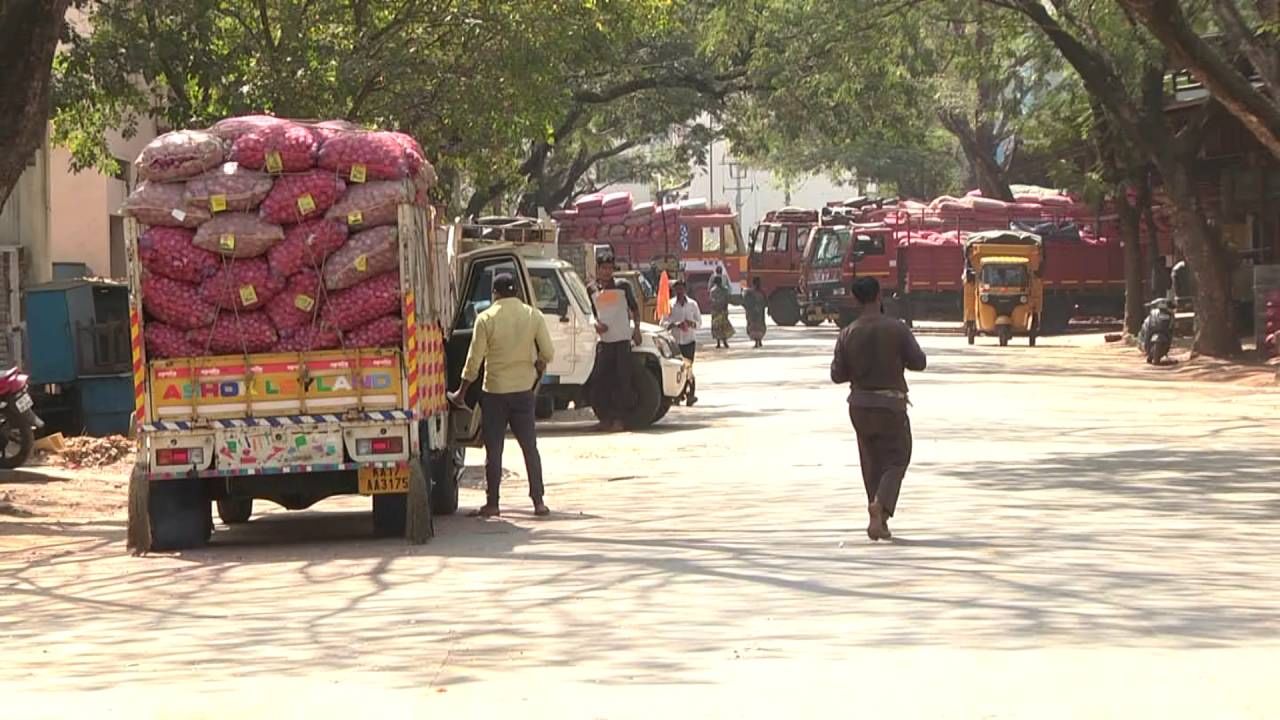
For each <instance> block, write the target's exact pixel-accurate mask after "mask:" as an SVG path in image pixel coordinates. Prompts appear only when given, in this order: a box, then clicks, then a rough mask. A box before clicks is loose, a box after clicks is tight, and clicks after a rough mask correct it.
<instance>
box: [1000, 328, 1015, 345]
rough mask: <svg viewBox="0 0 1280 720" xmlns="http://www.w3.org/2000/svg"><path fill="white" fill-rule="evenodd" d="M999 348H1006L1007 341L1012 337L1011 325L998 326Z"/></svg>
mask: <svg viewBox="0 0 1280 720" xmlns="http://www.w3.org/2000/svg"><path fill="white" fill-rule="evenodd" d="M999 332H1000V347H1008V346H1009V340H1010V339H1011V338H1012V337H1013V327H1012V326H1011V325H1001V326H1000V330H999Z"/></svg>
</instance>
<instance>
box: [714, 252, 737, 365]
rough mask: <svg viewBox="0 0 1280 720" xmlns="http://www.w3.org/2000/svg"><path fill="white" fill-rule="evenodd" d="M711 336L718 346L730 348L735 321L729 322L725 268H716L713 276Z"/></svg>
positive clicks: (727, 284)
mask: <svg viewBox="0 0 1280 720" xmlns="http://www.w3.org/2000/svg"><path fill="white" fill-rule="evenodd" d="M710 293H711V337H713V338H715V340H716V347H717V348H728V347H729V338H731V337H733V333H734V330H733V323H731V322H729V280H728V279H727V278H725V276H724V268H720V267H718V268H716V274H715V275H713V276H712V278H711V287H710Z"/></svg>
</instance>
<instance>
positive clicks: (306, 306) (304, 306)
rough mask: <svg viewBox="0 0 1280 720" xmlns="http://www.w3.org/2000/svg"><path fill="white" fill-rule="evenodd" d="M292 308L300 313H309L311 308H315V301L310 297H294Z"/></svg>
mask: <svg viewBox="0 0 1280 720" xmlns="http://www.w3.org/2000/svg"><path fill="white" fill-rule="evenodd" d="M293 306H294V307H296V308H298V309H299V310H301V311H302V312H311V308H313V307H315V306H316V301H315V299H314V298H312V297H311V296H310V295H294V296H293Z"/></svg>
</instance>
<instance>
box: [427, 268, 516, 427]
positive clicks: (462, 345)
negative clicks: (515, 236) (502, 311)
mask: <svg viewBox="0 0 1280 720" xmlns="http://www.w3.org/2000/svg"><path fill="white" fill-rule="evenodd" d="M502 273H510V274H511V275H514V276H515V278H516V280H517V285H518V287H517V290H518V291H519V293H520V299H522V300H525V301H526V302H527V301H528V298H529V297H531V292H530V287H531V283H530V281H529V273H528V270H527V269H526V267H525V264H524V261H523V260H522V259H521V258H520V256H519V255H517V254H516V253H515V252H514V251H513V250H512V249H511V247H510V246H507V247H495V248H488V249H483V250H476V251H475V252H470V253H466V254H464V255H461V256H459V257H458V277H459V278H460V279H461V281H460V283H459V286H458V289H459V302H458V311H457V313H456V314H455V315H454V322H453V334H452V335H450V336H449V343H448V345H447V347H446V355H447V359H448V364H449V392H453V391H454V390H457V389H458V388H459V387H460V386H461V385H462V369H463V367H464V366H465V365H466V363H467V350H468V349H469V348H470V346H471V336H472V333H473V332H474V331H475V326H476V318H477V317H478V316H479V315H480V313H482V312H484V311H485V310H486V309H488V308H489V306H490V305H492V304H493V278H494V277H495V276H496V275H500V274H502ZM483 382H484V370H483V369H482V370H481V374H480V378H479V379H477V380H476V382H475V384H473V385H472V386H471V389H470V391H468V393H467V398H466V400H467V408H468V409H467V410H458V409H456V408H454V409H453V411H452V412H451V413H450V418H451V428H450V430H451V432H452V436H453V438H452V443H451V444H454V443H465V444H469V445H472V446H478V445H479V443H480V388H481V385H482V384H483Z"/></svg>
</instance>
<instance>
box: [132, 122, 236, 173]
mask: <svg viewBox="0 0 1280 720" xmlns="http://www.w3.org/2000/svg"><path fill="white" fill-rule="evenodd" d="M225 153H226V149H225V148H224V147H223V144H222V140H220V139H218V138H217V137H216V136H214V135H211V134H209V133H207V132H201V131H199V130H179V131H177V132H171V133H165V134H164V135H161V136H160V137H158V138H156V139H155V140H152V141H151V142H150V143H148V144H147V146H146V147H145V148H143V149H142V154H141V155H139V156H138V160H137V162H135V163H134V165H135V167H137V169H138V178H139V179H140V180H149V181H152V182H173V181H174V180H186V179H187V178H190V177H195V176H196V175H199V174H200V173H202V172H204V171H206V170H212V169H213V168H215V167H218V166H219V165H221V164H222V161H223V160H224V159H225Z"/></svg>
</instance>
